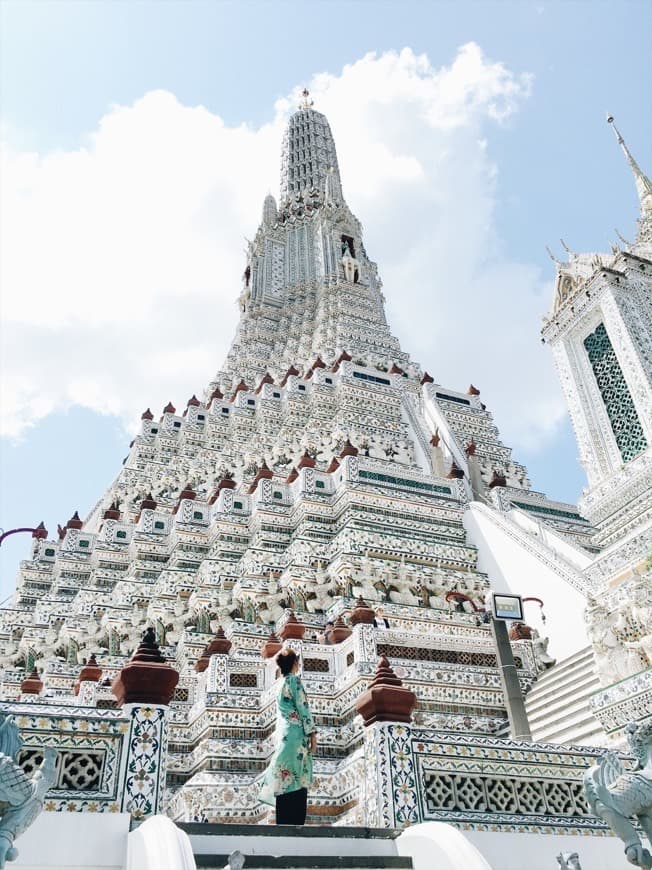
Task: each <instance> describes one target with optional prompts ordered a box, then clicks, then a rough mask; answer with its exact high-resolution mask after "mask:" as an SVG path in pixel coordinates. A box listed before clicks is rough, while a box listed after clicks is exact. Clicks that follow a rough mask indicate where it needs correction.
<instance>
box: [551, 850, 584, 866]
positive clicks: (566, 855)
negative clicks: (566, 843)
mask: <svg viewBox="0 0 652 870" xmlns="http://www.w3.org/2000/svg"><path fill="white" fill-rule="evenodd" d="M557 864H558V865H559V870H582V866H581V864H580V856H579V855H578V854H577V852H560V853H559V855H557Z"/></svg>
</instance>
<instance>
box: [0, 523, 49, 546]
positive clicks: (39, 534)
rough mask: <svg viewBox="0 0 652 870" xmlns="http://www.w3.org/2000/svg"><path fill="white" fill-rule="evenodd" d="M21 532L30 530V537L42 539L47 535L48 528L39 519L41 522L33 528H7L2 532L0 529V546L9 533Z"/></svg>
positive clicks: (37, 539)
mask: <svg viewBox="0 0 652 870" xmlns="http://www.w3.org/2000/svg"><path fill="white" fill-rule="evenodd" d="M21 532H31V535H32V537H33V538H34V539H35V540H36V541H44V540H46V538H47V536H48V530H47V529H46V528H45V523H44V522H43V521H42V520H41V522H40V523H39V524H38V526H36V528H35V529H32V528H20V529H9V531H8V532H3V531H2V529H0V546H2V542H3V541H4V539H5V538H8V537H9V535H18V534H20V533H21Z"/></svg>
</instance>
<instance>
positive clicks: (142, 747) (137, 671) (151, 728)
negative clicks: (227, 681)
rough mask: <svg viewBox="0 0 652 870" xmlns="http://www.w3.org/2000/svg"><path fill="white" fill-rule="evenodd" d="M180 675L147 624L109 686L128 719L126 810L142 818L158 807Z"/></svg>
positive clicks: (125, 777) (123, 806)
mask: <svg viewBox="0 0 652 870" xmlns="http://www.w3.org/2000/svg"><path fill="white" fill-rule="evenodd" d="M178 682H179V674H178V673H177V671H176V670H175V669H174V668H172V667H171V666H170V665H168V664H167V663H166V661H165V659H164V658H163V656H162V654H161V651H160V650H159V647H158V644H157V643H156V639H155V634H154V629H153V628H148V629H147V631H146V632H145V633H144V635H143V640H142V642H141V644H140V646H139V647H138V649H137V650H136V652H135V653H134V655H133V656H132V658H131V660H130V661H129V662H128V663H127V664H126V665H125V666H124V667H123V668H122V670H121V671H120V673H119V674H118V676H117V677H116V678H115V680H114V681H113V685H112V686H111V689H112V691H113V694H114V695H115V696H116V698H117V699H118V704H120V705H121V706H122V708H123V710H124V713H125V715H126V716H127V718H128V720H129V731H128V734H127V741H126V747H125V749H126V751H125V761H124V767H123V793H122V811H123V812H128V813H131V817H132V819H134V821H137V822H141V821H143V820H144V819H146V818H147V817H148V816H151V815H155V814H156V813H157V812H158V811H159V805H160V800H161V792H162V789H163V785H164V782H165V762H166V754H167V733H168V729H167V713H168V705H169V703H170V699H171V698H172V693H173V692H174V689H175V686H176V685H177V683H178Z"/></svg>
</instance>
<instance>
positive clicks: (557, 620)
mask: <svg viewBox="0 0 652 870" xmlns="http://www.w3.org/2000/svg"><path fill="white" fill-rule="evenodd" d="M464 527H465V528H466V530H467V532H468V535H469V540H470V542H471V543H472V544H473V545H474V546H475V547H477V549H478V568H479V569H480V570H481V571H484V572H485V573H486V574H487V575H488V576H489V580H490V581H491V585H492V587H493V588H494V589H495V590H496V591H497V592H513V593H515V594H517V595H522V596H523V597H527V596H535V597H537V598H541V599H542V600H543V602H544V611H545V614H546V623H545V625H544V624H543V623H542V621H541V617H540V613H539V610H540V608H539V606H538V605H536V604H534V603H531V604H526V605H525V608H526V610H525V617H526V621H527V623H528V625H531V626H532V627H533V628H536V629H537V630H538V631H539V632H540V634H542V635H543V636H546V635H547V636H548V637H549V638H550V645H549V648H548V651H549V652H550V654H551V655H552V656H554V657H555V658H556V659H557V660H558V661H560V660H561V659H565V658H567V657H568V656H570V655H573V653H576V652H577V651H578V650H580V649H582V648H583V647H586V646H588V644H589V640H588V637H587V635H586V628H585V625H584V618H583V611H584V607H585V604H586V601H585V599H584V596H583V595H582V594H581V593H580V592H578V591H577V590H576V589H574V588H573V587H572V586H571V585H570V584H569V583H567V582H566V581H565V580H563V579H562V578H561V577H560V576H559V575H558V574H556V573H555V571H554V570H553V569H552V568H550V567H549V566H548V565H546V564H545V563H543V562H542V561H541V560H540V559H539V558H538V556H537V555H536V554H535V553H533V552H529V551H528V550H526V549H525V548H524V547H523V546H521V545H520V544H519V543H518V542H517V541H515V540H514V539H513V538H511V537H510V536H508V535H507V534H506V533H505V532H504V531H503V530H502V529H501V528H500V527H498V526H497V525H496V524H494V523H493V522H492V521H491V519H490V518H489V517H487V516H486V515H485V513H484V512H483V511H479V510H478V511H476V510H474V508H473V505H470V507H469V509H468V510H467V511H466V512H465V514H464ZM523 534H525V533H523Z"/></svg>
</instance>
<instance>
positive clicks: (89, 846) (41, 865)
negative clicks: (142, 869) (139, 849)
mask: <svg viewBox="0 0 652 870" xmlns="http://www.w3.org/2000/svg"><path fill="white" fill-rule="evenodd" d="M128 833H129V813H41V815H40V816H39V817H38V818H37V819H36V821H35V822H34V824H33V825H32V826H31V827H29V828H28V829H27V831H25V833H24V834H23V835H22V836H21V837H19V838H18V839H17V840H16V848H17V849H18V858H17V859H16V861H15V862H12V863H11V864H9V865H8V866H9V867H12V868H13V867H15V868H16V870H123V868H124V866H125V861H126V856H127V835H128Z"/></svg>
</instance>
